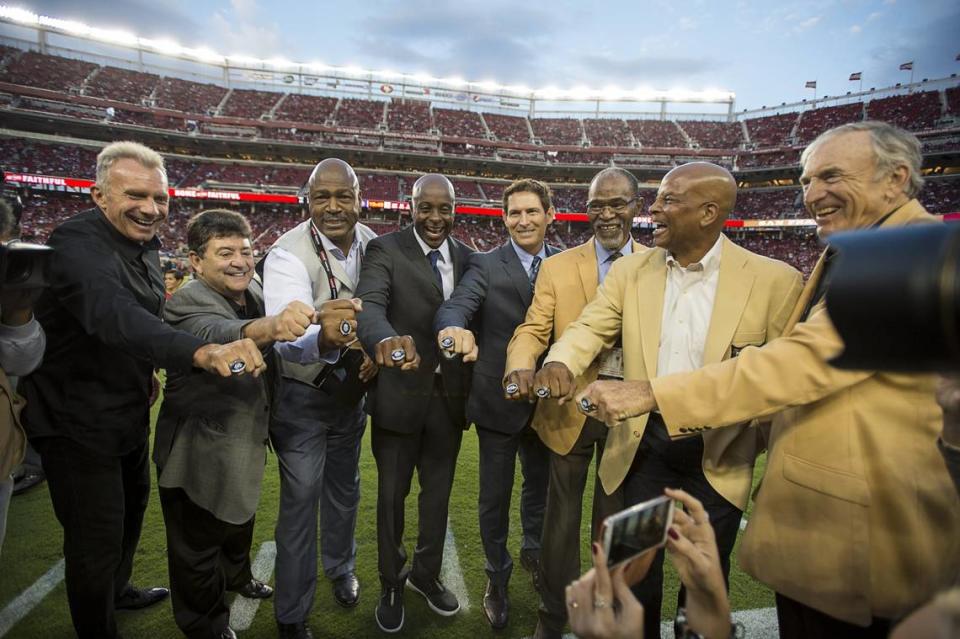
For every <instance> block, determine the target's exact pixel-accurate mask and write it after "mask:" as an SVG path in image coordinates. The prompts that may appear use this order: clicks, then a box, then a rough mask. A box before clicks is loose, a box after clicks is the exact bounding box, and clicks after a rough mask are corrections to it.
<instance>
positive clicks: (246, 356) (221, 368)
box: [193, 337, 267, 377]
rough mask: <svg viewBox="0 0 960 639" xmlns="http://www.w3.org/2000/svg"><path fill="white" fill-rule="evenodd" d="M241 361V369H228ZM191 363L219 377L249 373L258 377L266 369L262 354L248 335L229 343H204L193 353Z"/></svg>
mask: <svg viewBox="0 0 960 639" xmlns="http://www.w3.org/2000/svg"><path fill="white" fill-rule="evenodd" d="M236 362H243V369H242V370H241V371H239V372H237V373H234V372H233V371H231V370H230V365H231V364H234V363H236ZM193 365H194V366H196V367H197V368H202V369H203V370H205V371H207V372H208V373H216V374H217V375H220V376H221V377H231V376H233V375H246V374H247V373H250V374H251V375H253V376H254V377H259V376H260V374H261V373H263V371H265V370H267V365H266V364H265V363H264V362H263V355H262V354H261V353H260V349H258V348H257V345H256V343H254V341H253V340H252V339H250V338H248V337H245V338H243V339H239V340H237V341H235V342H230V343H229V344H206V345H204V346H201V347H200V348H198V349H197V350H196V351H194V353H193Z"/></svg>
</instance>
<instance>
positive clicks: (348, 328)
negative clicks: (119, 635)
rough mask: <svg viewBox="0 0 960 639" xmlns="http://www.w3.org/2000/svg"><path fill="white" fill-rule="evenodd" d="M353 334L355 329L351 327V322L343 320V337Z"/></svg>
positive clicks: (341, 323)
mask: <svg viewBox="0 0 960 639" xmlns="http://www.w3.org/2000/svg"><path fill="white" fill-rule="evenodd" d="M352 332H353V327H352V326H350V322H348V321H347V320H343V321H342V322H340V334H341V335H343V336H344V337H346V336H347V335H349V334H350V333H352Z"/></svg>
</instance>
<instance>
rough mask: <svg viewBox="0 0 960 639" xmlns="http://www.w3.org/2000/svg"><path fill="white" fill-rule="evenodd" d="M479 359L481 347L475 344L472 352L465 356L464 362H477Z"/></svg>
mask: <svg viewBox="0 0 960 639" xmlns="http://www.w3.org/2000/svg"><path fill="white" fill-rule="evenodd" d="M478 357H480V347H479V346H477V345H476V344H474V345H473V348H471V349H470V352H468V353H467V354H466V355H464V356H463V361H465V362H475V361H477V358H478Z"/></svg>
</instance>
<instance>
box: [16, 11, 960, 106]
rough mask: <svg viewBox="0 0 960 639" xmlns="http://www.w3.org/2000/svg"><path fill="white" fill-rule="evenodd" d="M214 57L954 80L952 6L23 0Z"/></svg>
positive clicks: (769, 97)
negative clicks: (910, 68)
mask: <svg viewBox="0 0 960 639" xmlns="http://www.w3.org/2000/svg"><path fill="white" fill-rule="evenodd" d="M7 2H8V3H9V4H10V5H14V6H21V7H23V8H25V9H28V10H31V11H34V12H37V13H42V14H45V15H50V16H53V17H58V18H67V19H74V20H78V21H82V22H86V23H88V24H90V25H93V26H99V27H105V28H119V29H124V30H127V31H131V32H133V33H136V34H137V35H140V36H144V37H151V38H161V37H166V38H173V39H175V40H176V41H178V42H179V43H180V44H182V45H185V46H193V47H197V46H207V47H210V48H211V49H213V50H215V51H217V52H218V53H222V54H227V55H230V54H245V55H250V56H256V57H262V58H271V57H275V56H280V57H283V58H286V59H289V60H294V61H298V62H322V63H325V64H328V65H335V66H348V65H355V66H360V67H363V68H367V69H373V70H391V71H397V72H402V73H413V74H415V73H426V74H430V75H433V76H458V77H462V78H464V79H466V80H470V81H494V82H497V83H500V84H523V85H526V86H530V87H533V88H544V87H549V86H553V87H560V88H569V87H574V86H586V87H591V88H601V87H606V86H611V85H614V86H619V87H623V88H635V87H640V86H645V87H650V88H654V89H693V90H700V89H723V90H730V91H733V92H735V93H736V95H737V98H736V108H737V110H738V111H739V110H743V109H754V108H759V107H761V106H764V105H766V106H774V105H777V104H780V103H781V102H793V101H797V100H801V99H804V98H812V97H813V91H812V90H811V89H806V88H804V85H805V83H806V82H807V81H811V80H816V81H817V95H818V96H821V97H822V96H824V95H842V94H843V93H845V92H847V91H856V90H858V87H859V84H858V83H857V82H851V81H849V80H848V78H849V76H850V74H851V73H854V72H862V74H863V88H864V89H867V88H869V87H877V88H881V87H886V86H891V85H893V84H895V83H897V82H907V81H908V80H909V79H910V73H909V72H907V71H901V70H899V66H900V64H902V63H904V62H908V61H913V62H914V73H913V77H914V79H916V80H919V79H921V78H930V79H934V78H941V77H945V76H949V75H950V74H952V73H960V61H957V60H956V59H955V58H956V57H957V55H958V54H960V38H958V34H960V3H958V2H956V0H913V1H910V0H811V1H807V2H799V1H798V2H773V1H762V0H736V1H726V0H712V1H711V0H687V1H683V2H678V1H676V0H652V1H648V2H623V1H618V2H591V3H586V2H574V1H570V0H552V1H541V0H526V1H525V2H517V0H483V1H478V2H475V1H473V0H460V1H458V2H447V3H444V2H437V0H405V1H403V2H388V1H386V0H370V1H367V2H339V3H335V2H313V3H304V2H295V1H291V0H166V1H162V2H157V1H156V0H126V1H120V2H118V1H116V0H85V1H84V2H82V3H78V2H76V1H75V0H33V1H27V2H11V1H9V0H7Z"/></svg>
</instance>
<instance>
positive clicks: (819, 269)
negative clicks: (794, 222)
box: [783, 251, 827, 335]
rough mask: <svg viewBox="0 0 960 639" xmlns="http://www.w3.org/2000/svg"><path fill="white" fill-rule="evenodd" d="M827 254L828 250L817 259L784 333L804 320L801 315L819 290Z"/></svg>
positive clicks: (784, 328)
mask: <svg viewBox="0 0 960 639" xmlns="http://www.w3.org/2000/svg"><path fill="white" fill-rule="evenodd" d="M826 255H827V252H826V251H824V252H823V253H821V254H820V259H818V260H817V265H816V266H814V267H813V272H812V273H811V274H810V279H808V280H807V284H806V286H804V287H803V292H801V293H800V299H798V300H797V305H796V306H794V307H793V313H792V314H791V315H790V319H788V320H787V325H786V326H784V327H783V333H784V335H786V334H787V333H789V332H790V331H791V330H793V327H794V326H796V325H797V324H798V323H799V322H801V321H802V320H803V317H801V316H802V315H803V311H804V309H805V308H807V304H809V303H810V298H811V297H813V294H814V293H815V292H816V291H817V283H818V282H819V281H820V278H821V277H822V276H823V269H824V264H825V262H824V258H825V257H826Z"/></svg>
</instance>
